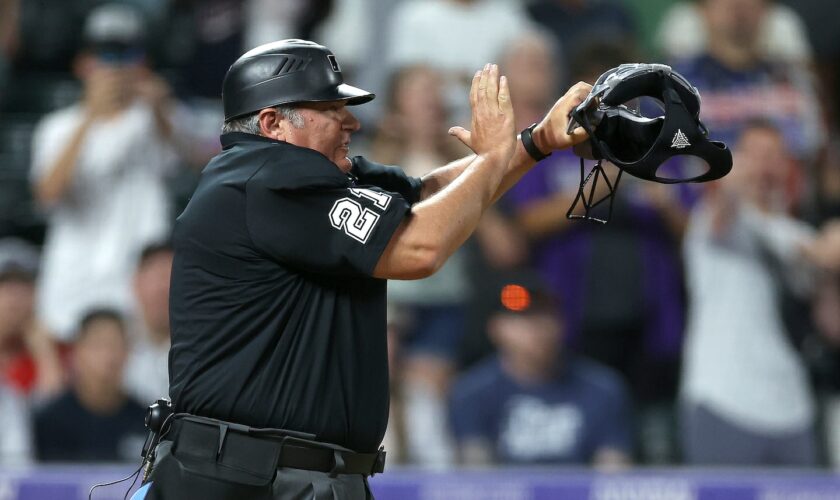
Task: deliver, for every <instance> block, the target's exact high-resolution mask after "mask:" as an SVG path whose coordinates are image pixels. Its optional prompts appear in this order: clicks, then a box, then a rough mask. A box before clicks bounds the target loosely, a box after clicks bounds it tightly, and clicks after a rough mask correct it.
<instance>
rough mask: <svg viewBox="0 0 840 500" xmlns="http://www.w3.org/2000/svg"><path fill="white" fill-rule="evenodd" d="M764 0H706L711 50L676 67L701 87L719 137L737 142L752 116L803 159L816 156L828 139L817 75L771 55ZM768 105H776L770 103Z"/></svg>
mask: <svg viewBox="0 0 840 500" xmlns="http://www.w3.org/2000/svg"><path fill="white" fill-rule="evenodd" d="M763 3H764V2H763V0H704V1H703V2H701V4H700V6H699V8H701V9H702V11H703V16H704V20H705V24H706V27H707V31H708V44H707V47H706V50H705V51H704V52H703V53H701V54H698V55H697V56H694V57H690V58H688V59H684V60H677V61H674V63H673V66H674V69H675V70H677V71H678V72H680V73H681V74H682V75H683V76H685V77H686V78H687V79H688V81H690V82H691V83H692V85H694V86H695V87H697V89H698V90H699V91H700V94H701V95H702V96H703V105H702V108H701V110H700V119H701V120H703V123H704V124H705V125H706V126H707V127H708V128H709V130H710V131H711V134H712V136H714V137H715V139H716V140H721V141H723V142H726V143H727V144H733V143H734V142H735V141H736V140H737V139H738V137H739V134H740V131H741V129H742V127H743V126H744V124H745V123H746V122H747V121H749V120H750V119H752V118H757V117H761V118H768V119H771V120H773V121H774V122H775V123H776V124H777V125H778V126H779V128H780V129H781V131H782V134H783V137H784V139H785V140H786V141H787V142H788V148H789V149H790V150H791V151H792V152H793V153H794V155H795V156H796V157H797V158H799V159H800V160H806V161H807V160H814V159H815V155H816V154H817V152H818V150H819V148H820V147H821V146H822V144H823V141H824V139H825V131H824V129H823V122H822V114H821V113H820V108H819V105H818V102H817V100H816V96H815V92H814V87H813V82H812V77H811V74H810V73H809V72H808V71H807V70H805V69H804V68H802V67H800V66H797V65H791V64H786V63H785V62H784V61H781V60H773V59H767V58H765V56H764V54H763V51H762V47H761V27H762V22H761V21H762V19H763V17H762V16H763V12H764V10H763V9H760V8H754V7H755V5H758V4H763ZM768 103H772V105H769V104H768Z"/></svg>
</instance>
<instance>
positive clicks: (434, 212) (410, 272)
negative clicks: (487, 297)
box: [374, 155, 506, 279]
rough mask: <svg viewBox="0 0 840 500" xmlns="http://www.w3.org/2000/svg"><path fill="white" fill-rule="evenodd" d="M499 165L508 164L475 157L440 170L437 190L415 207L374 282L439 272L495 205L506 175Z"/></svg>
mask: <svg viewBox="0 0 840 500" xmlns="http://www.w3.org/2000/svg"><path fill="white" fill-rule="evenodd" d="M500 162H505V159H504V158H502V159H499V158H496V157H493V156H482V155H473V156H470V157H467V158H463V159H461V160H458V161H456V162H453V163H452V164H450V165H447V166H445V167H441V168H440V169H438V170H439V172H438V171H436V172H437V173H436V175H434V176H432V177H431V179H432V181H431V182H434V183H438V184H437V187H436V189H435V190H434V191H431V190H430V191H429V193H426V198H425V199H423V200H422V201H420V202H419V203H416V204H415V205H414V206H413V207H412V210H411V216H410V217H409V218H407V219H406V222H405V223H404V224H403V225H402V226H401V228H400V229H398V231H399V233H398V234H397V236H396V237H394V238H392V240H391V243H390V244H389V245H388V247H386V249H385V252H384V253H383V255H382V257H381V258H380V260H379V263H378V264H377V267H376V269H375V270H374V276H376V277H379V278H388V279H416V278H420V277H425V276H428V275H429V274H431V273H432V272H434V271H435V270H437V269H438V268H439V267H440V266H441V265H442V264H443V262H445V261H446V259H448V258H449V256H450V255H452V253H454V252H455V250H456V249H457V248H458V247H459V246H461V245H462V244H463V243H464V241H466V239H467V238H468V237H469V235H470V234H472V232H473V231H474V230H475V228H476V226H477V225H478V222H479V220H481V215H482V214H483V213H484V211H485V210H486V209H487V207H489V206H490V204H491V203H492V201H493V198H494V194H495V193H496V191H497V190H498V186H499V184H500V182H501V180H502V177H503V175H504V173H505V169H504V168H503V167H502V164H501V163H500ZM505 164H506V163H505ZM430 175H431V174H430ZM429 185H431V183H430V184H429ZM425 190H426V187H425V185H424V191H425Z"/></svg>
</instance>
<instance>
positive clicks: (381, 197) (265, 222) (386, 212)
mask: <svg viewBox="0 0 840 500" xmlns="http://www.w3.org/2000/svg"><path fill="white" fill-rule="evenodd" d="M246 200H247V202H246V203H247V207H246V217H247V226H248V233H249V235H250V237H251V240H252V242H253V243H254V245H255V246H256V247H257V249H258V250H260V251H262V252H264V253H265V254H267V255H268V256H270V257H271V258H272V259H275V260H277V261H278V262H282V263H283V264H284V265H288V266H290V267H294V268H298V269H301V270H304V271H309V272H317V273H326V274H363V275H368V276H369V275H371V274H372V273H373V269H374V268H375V267H376V263H377V262H378V261H379V257H380V256H381V255H382V252H383V251H384V250H385V246H386V245H387V244H388V242H389V241H390V239H391V236H392V235H393V234H394V231H395V230H396V228H397V226H399V224H400V222H401V221H402V220H403V218H404V217H405V216H406V214H407V213H408V211H409V205H408V203H406V201H405V200H404V199H403V198H402V197H401V196H400V195H399V194H397V193H392V192H388V191H385V190H383V189H380V188H378V187H375V186H359V187H342V186H336V185H324V186H318V185H317V183H315V185H310V186H306V187H300V188H295V189H280V188H271V187H267V186H266V185H265V184H262V183H260V182H254V181H252V182H249V183H248V184H247V187H246Z"/></svg>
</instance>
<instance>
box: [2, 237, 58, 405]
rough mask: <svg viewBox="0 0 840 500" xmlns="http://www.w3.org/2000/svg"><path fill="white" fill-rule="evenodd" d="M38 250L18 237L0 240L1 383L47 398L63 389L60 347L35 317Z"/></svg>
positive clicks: (21, 391) (27, 393)
mask: <svg viewBox="0 0 840 500" xmlns="http://www.w3.org/2000/svg"><path fill="white" fill-rule="evenodd" d="M37 271H38V252H37V250H35V248H34V247H32V246H31V245H29V244H28V243H26V242H24V241H22V240H18V239H16V238H4V239H2V240H0V385H7V386H9V387H10V388H13V389H14V390H15V391H17V392H19V393H21V394H24V395H33V396H34V397H38V398H40V397H47V396H50V395H53V394H55V393H57V392H58V391H59V390H61V388H62V386H63V383H64V373H63V369H62V366H61V361H60V358H59V353H58V349H57V348H56V346H55V344H54V343H53V341H52V339H51V337H50V336H49V334H48V333H47V332H46V331H45V330H44V328H43V327H41V326H39V325H38V324H37V322H36V320H35V312H34V302H35V279H36V275H37Z"/></svg>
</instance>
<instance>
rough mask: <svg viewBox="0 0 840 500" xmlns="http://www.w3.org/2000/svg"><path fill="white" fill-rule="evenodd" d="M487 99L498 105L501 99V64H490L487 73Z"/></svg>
mask: <svg viewBox="0 0 840 500" xmlns="http://www.w3.org/2000/svg"><path fill="white" fill-rule="evenodd" d="M487 99H488V100H489V101H490V102H491V103H493V104H496V105H498V101H499V66H497V65H495V64H491V65H490V71H489V72H488V73H487Z"/></svg>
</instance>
